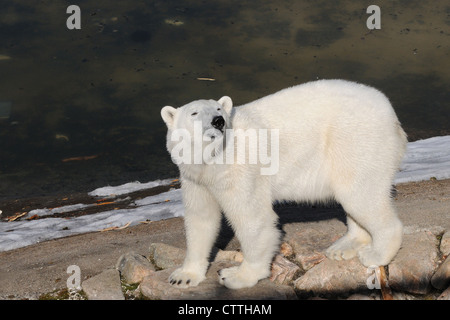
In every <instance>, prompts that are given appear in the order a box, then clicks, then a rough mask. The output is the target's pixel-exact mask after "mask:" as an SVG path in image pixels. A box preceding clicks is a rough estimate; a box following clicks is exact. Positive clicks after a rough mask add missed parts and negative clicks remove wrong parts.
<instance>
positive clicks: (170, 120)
mask: <svg viewBox="0 0 450 320" xmlns="http://www.w3.org/2000/svg"><path fill="white" fill-rule="evenodd" d="M232 108H233V102H232V100H231V98H230V97H228V96H224V97H222V98H220V99H219V100H218V101H215V100H196V101H193V102H191V103H188V104H186V105H184V106H182V107H179V108H174V107H170V106H166V107H164V108H162V109H161V117H162V118H163V120H164V122H165V123H166V125H167V128H168V132H167V149H168V151H169V152H170V154H171V156H172V160H173V161H174V162H175V163H177V164H180V163H189V164H192V163H195V164H199V163H204V162H205V161H206V162H208V160H206V159H205V154H207V155H208V158H210V157H214V156H215V155H216V154H217V153H219V152H220V150H222V149H223V141H224V137H225V130H226V129H228V128H231V111H232ZM205 149H206V150H205ZM199 154H201V156H200V155H199ZM200 158H201V159H202V161H201V162H199V160H198V159H200Z"/></svg>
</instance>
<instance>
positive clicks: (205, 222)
mask: <svg viewBox="0 0 450 320" xmlns="http://www.w3.org/2000/svg"><path fill="white" fill-rule="evenodd" d="M181 188H182V191H183V202H184V205H185V215H184V224H185V228H186V245H187V252H186V258H185V260H184V263H183V266H182V267H181V268H178V269H177V270H175V271H174V272H173V273H172V274H171V275H170V277H169V282H170V283H171V284H172V285H174V286H177V287H180V288H187V287H192V286H197V285H198V284H199V283H200V282H201V281H203V280H204V279H205V274H206V270H207V269H208V264H209V262H208V258H209V255H210V253H211V249H212V246H213V244H214V241H215V239H216V237H217V234H218V232H219V228H220V219H221V212H220V207H219V205H218V204H217V202H216V200H215V199H214V198H213V197H212V195H211V194H210V193H209V191H208V190H207V189H206V188H204V187H202V186H200V185H197V184H196V183H194V182H191V181H187V180H184V181H182V187H181Z"/></svg>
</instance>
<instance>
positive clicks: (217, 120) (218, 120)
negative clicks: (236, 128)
mask: <svg viewBox="0 0 450 320" xmlns="http://www.w3.org/2000/svg"><path fill="white" fill-rule="evenodd" d="M211 125H212V126H213V127H214V128H216V129H218V130H220V131H222V129H223V126H224V125H225V120H224V118H223V117H222V116H216V117H214V118H213V119H212V121H211Z"/></svg>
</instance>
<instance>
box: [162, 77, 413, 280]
mask: <svg viewBox="0 0 450 320" xmlns="http://www.w3.org/2000/svg"><path fill="white" fill-rule="evenodd" d="M218 109H220V110H218ZM194 111H195V112H197V115H196V117H200V119H201V120H202V121H203V123H205V127H204V129H205V130H206V129H208V128H209V123H210V122H211V119H212V117H214V116H216V115H222V116H223V117H224V119H225V120H226V127H227V128H233V129H244V130H246V129H249V128H255V129H256V128H264V129H279V162H280V164H279V170H278V172H277V174H275V175H261V174H260V171H259V169H260V166H261V165H258V164H256V165H250V164H245V163H244V164H239V163H234V164H209V165H208V164H183V163H182V164H179V169H180V176H181V182H182V190H183V199H184V204H185V207H186V211H185V225H186V237H187V255H186V259H185V262H184V264H183V266H182V267H181V268H180V269H178V270H176V271H175V272H174V273H173V274H172V275H171V276H170V281H171V283H172V284H174V285H177V286H179V287H188V286H195V285H197V284H198V283H199V282H201V281H202V280H203V279H204V277H205V273H206V270H207V267H208V257H209V254H210V251H211V248H212V246H213V244H214V241H215V239H216V236H217V234H218V231H219V224H220V217H221V211H222V212H223V213H224V215H225V217H226V218H227V220H228V221H229V223H230V224H231V226H232V227H233V230H234V231H235V234H236V236H237V238H238V239H239V241H240V244H241V248H242V252H243V255H244V261H243V263H242V264H241V265H240V266H239V267H234V268H229V269H224V270H222V271H221V273H220V275H219V277H220V278H219V281H220V282H221V283H222V284H224V285H225V286H227V287H229V288H233V289H237V288H243V287H250V286H253V285H254V284H256V283H257V282H258V280H260V279H262V278H265V277H268V276H269V275H270V265H271V262H272V259H273V257H274V254H275V253H276V252H277V250H278V247H279V243H280V233H279V230H278V229H277V227H276V223H277V219H278V218H277V215H276V214H275V212H274V211H273V209H272V203H273V202H274V201H276V200H293V201H308V202H313V201H326V200H328V199H335V200H337V201H338V202H339V203H341V204H342V206H343V208H344V209H345V211H346V212H347V214H348V220H347V224H348V232H347V234H346V235H344V236H343V237H342V238H341V239H339V240H338V241H336V242H335V243H334V244H333V245H332V246H331V247H330V248H329V249H328V250H327V255H328V257H330V258H332V259H336V260H340V259H350V258H352V257H354V256H356V255H358V256H359V259H360V261H361V262H362V263H363V264H364V265H365V266H367V267H369V266H375V265H376V266H379V265H386V264H388V263H389V262H390V261H391V259H392V258H393V257H394V256H395V254H396V253H397V251H398V249H399V248H400V245H401V242H402V223H401V222H400V220H399V219H398V218H397V215H396V212H395V209H394V207H393V204H392V201H391V198H390V189H391V185H392V182H393V178H394V174H395V172H396V170H397V169H398V167H399V165H400V162H401V160H402V157H403V154H404V152H405V148H406V142H407V140H406V135H405V133H404V131H403V130H402V128H401V127H400V124H399V122H398V119H397V116H396V115H395V112H394V110H393V109H392V107H391V104H390V103H389V100H388V99H387V98H386V97H385V96H384V95H383V94H382V93H381V92H379V91H378V90H376V89H373V88H371V87H368V86H365V85H362V84H358V83H353V82H347V81H343V80H321V81H315V82H309V83H306V84H303V85H299V86H295V87H291V88H287V89H284V90H282V91H279V92H277V93H275V94H272V95H269V96H266V97H264V98H261V99H259V100H256V101H254V102H251V103H249V104H246V105H243V106H240V107H236V108H232V102H231V99H230V98H229V97H223V98H222V99H220V100H219V101H214V100H199V101H194V102H191V103H189V104H187V105H185V106H183V107H180V108H178V109H175V108H172V107H164V108H163V109H162V110H161V114H162V117H163V119H164V121H165V122H166V124H167V126H168V142H167V148H168V150H169V152H170V151H171V150H172V149H173V148H174V143H173V142H172V141H170V137H171V133H172V132H173V131H174V130H175V129H179V128H185V129H187V130H191V128H192V121H193V117H194V116H192V113H193V112H194ZM219 135H220V133H219ZM188 280H189V281H188Z"/></svg>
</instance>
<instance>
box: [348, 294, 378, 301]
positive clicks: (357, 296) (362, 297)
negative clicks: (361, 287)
mask: <svg viewBox="0 0 450 320" xmlns="http://www.w3.org/2000/svg"><path fill="white" fill-rule="evenodd" d="M347 300H375V299H374V298H372V297H369V296H366V295H364V294H360V293H354V294H352V295H351V296H350V297H348V298H347Z"/></svg>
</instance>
